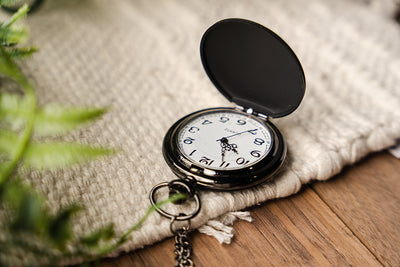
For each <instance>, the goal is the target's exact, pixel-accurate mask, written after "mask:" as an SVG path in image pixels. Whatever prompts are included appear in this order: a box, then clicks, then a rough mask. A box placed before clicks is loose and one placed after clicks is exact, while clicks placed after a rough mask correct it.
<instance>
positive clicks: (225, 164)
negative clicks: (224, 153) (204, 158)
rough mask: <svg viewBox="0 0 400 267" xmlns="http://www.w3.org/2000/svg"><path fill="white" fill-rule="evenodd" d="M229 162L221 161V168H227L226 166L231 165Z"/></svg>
mask: <svg viewBox="0 0 400 267" xmlns="http://www.w3.org/2000/svg"><path fill="white" fill-rule="evenodd" d="M229 164H230V163H229V162H226V161H223V162H222V163H221V165H219V167H220V168H226V167H228V166H229Z"/></svg>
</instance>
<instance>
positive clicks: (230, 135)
mask: <svg viewBox="0 0 400 267" xmlns="http://www.w3.org/2000/svg"><path fill="white" fill-rule="evenodd" d="M254 130H257V129H254ZM254 130H247V131H243V132H240V133H235V134H232V135H230V136H226V137H225V138H226V139H228V138H231V137H233V136H236V135H239V134H243V133H247V132H250V131H254ZM221 139H222V138H220V139H217V141H220V140H221Z"/></svg>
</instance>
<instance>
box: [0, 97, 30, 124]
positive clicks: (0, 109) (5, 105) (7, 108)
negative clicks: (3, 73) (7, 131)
mask: <svg viewBox="0 0 400 267" xmlns="http://www.w3.org/2000/svg"><path fill="white" fill-rule="evenodd" d="M28 115H29V106H28V105H26V100H25V98H24V97H21V96H18V95H16V94H7V93H3V94H0V120H3V121H4V122H7V123H8V124H9V127H10V128H11V129H13V130H17V129H19V128H21V127H22V125H23V124H24V123H25V121H26V118H27V117H28Z"/></svg>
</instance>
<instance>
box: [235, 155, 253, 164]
mask: <svg viewBox="0 0 400 267" xmlns="http://www.w3.org/2000/svg"><path fill="white" fill-rule="evenodd" d="M249 162H250V161H249V160H246V159H245V158H243V157H240V158H237V159H236V163H237V165H243V164H247V163H249Z"/></svg>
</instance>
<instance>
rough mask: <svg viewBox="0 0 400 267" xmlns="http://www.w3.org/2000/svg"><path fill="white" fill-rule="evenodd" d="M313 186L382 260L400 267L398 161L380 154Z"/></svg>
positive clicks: (399, 176) (387, 155)
mask: <svg viewBox="0 0 400 267" xmlns="http://www.w3.org/2000/svg"><path fill="white" fill-rule="evenodd" d="M312 187H313V189H314V190H315V191H316V192H317V194H318V195H319V197H320V198H321V199H323V201H325V203H327V205H328V206H329V207H330V208H331V209H332V210H333V211H334V212H335V213H336V215H337V216H338V217H339V218H341V220H342V221H343V222H344V223H345V224H346V226H347V227H348V228H349V229H350V230H351V231H352V232H353V233H354V234H355V235H356V236H357V237H358V238H359V239H360V240H361V242H362V243H363V244H365V246H366V247H368V249H369V250H370V251H371V252H372V253H373V254H374V255H375V256H376V257H377V258H378V260H379V261H380V262H381V263H383V264H384V265H390V266H400V160H398V159H396V158H394V157H393V156H391V155H390V154H389V153H380V154H378V155H374V156H372V157H368V158H366V159H365V160H364V161H363V162H362V163H360V164H357V166H354V167H352V168H348V169H346V170H345V171H344V172H343V173H342V174H341V175H340V176H338V177H335V178H334V179H332V180H331V181H329V182H326V183H314V184H313V185H312Z"/></svg>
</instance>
